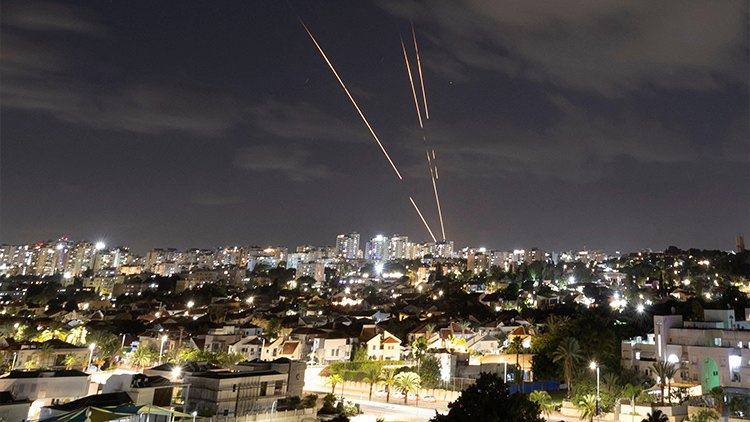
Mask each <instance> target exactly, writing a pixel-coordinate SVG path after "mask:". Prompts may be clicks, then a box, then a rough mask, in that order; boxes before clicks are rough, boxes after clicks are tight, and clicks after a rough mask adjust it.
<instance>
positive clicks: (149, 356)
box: [130, 346, 157, 367]
mask: <svg viewBox="0 0 750 422" xmlns="http://www.w3.org/2000/svg"><path fill="white" fill-rule="evenodd" d="M156 355H157V353H156V350H154V349H153V348H152V347H151V346H141V347H139V348H138V349H137V350H136V351H135V352H133V355H132V356H130V362H132V364H133V365H134V366H140V367H146V366H149V365H151V362H153V361H154V360H156Z"/></svg>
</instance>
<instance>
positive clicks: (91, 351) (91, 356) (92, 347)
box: [88, 343, 96, 372]
mask: <svg viewBox="0 0 750 422" xmlns="http://www.w3.org/2000/svg"><path fill="white" fill-rule="evenodd" d="M95 348H96V344H95V343H91V344H89V350H90V353H89V364H88V368H89V372H91V361H92V360H94V349H95Z"/></svg>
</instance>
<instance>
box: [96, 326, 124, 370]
mask: <svg viewBox="0 0 750 422" xmlns="http://www.w3.org/2000/svg"><path fill="white" fill-rule="evenodd" d="M88 340H89V341H90V342H92V343H94V344H96V356H97V358H98V359H100V360H103V361H104V362H105V364H109V363H111V361H112V360H113V359H114V358H115V356H117V354H118V353H120V352H121V349H122V343H121V341H120V338H119V337H118V336H116V335H114V334H112V333H111V332H109V331H103V330H100V331H94V332H92V333H91V335H89V336H88Z"/></svg>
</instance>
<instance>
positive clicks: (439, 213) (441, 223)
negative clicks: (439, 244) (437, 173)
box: [432, 177, 445, 240]
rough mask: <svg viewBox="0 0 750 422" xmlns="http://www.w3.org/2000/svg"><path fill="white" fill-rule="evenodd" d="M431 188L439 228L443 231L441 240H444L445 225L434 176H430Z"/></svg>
mask: <svg viewBox="0 0 750 422" xmlns="http://www.w3.org/2000/svg"><path fill="white" fill-rule="evenodd" d="M432 189H433V190H434V191H435V203H436V204H437V209H438V216H439V217H440V230H441V231H442V232H443V240H445V226H444V225H443V211H441V210H440V197H439V196H438V191H437V184H435V177H433V178H432Z"/></svg>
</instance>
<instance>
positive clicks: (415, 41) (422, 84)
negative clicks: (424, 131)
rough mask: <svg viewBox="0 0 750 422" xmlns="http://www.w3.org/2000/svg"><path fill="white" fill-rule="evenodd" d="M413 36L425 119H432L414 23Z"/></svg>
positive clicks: (412, 25)
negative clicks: (428, 107)
mask: <svg viewBox="0 0 750 422" xmlns="http://www.w3.org/2000/svg"><path fill="white" fill-rule="evenodd" d="M411 36H412V37H413V38H414V51H416V52H417V69H419V84H420V85H421V86H422V103H423V104H424V118H425V119H426V120H429V119H430V111H429V110H428V109H427V94H425V92H424V79H423V78H422V61H421V60H419V47H417V34H416V33H415V32H414V22H412V23H411Z"/></svg>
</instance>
